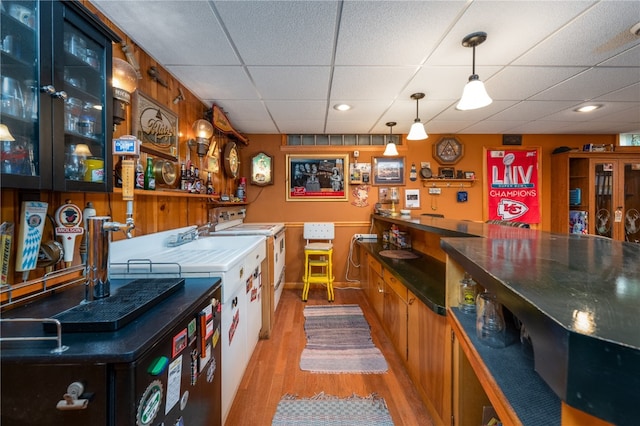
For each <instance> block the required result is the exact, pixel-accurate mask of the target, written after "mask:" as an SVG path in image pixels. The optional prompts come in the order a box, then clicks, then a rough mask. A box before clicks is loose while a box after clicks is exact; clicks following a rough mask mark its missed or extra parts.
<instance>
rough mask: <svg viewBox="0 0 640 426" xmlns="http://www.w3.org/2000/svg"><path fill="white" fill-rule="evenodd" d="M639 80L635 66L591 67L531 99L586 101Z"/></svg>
mask: <svg viewBox="0 0 640 426" xmlns="http://www.w3.org/2000/svg"><path fill="white" fill-rule="evenodd" d="M637 81H638V71H637V69H634V68H610V67H597V68H591V69H589V70H587V71H585V72H583V73H580V74H578V75H576V76H574V77H572V78H570V79H567V80H565V81H564V82H562V83H560V84H558V85H556V86H553V87H551V88H549V89H547V90H545V91H543V92H541V93H539V94H537V95H536V96H533V97H532V98H531V99H534V100H547V101H560V100H572V99H573V100H578V101H581V100H582V101H586V100H589V99H593V98H596V97H598V96H601V95H604V94H607V93H610V92H613V91H615V90H618V89H620V88H623V87H626V86H629V85H630V84H634V83H636V82H637Z"/></svg>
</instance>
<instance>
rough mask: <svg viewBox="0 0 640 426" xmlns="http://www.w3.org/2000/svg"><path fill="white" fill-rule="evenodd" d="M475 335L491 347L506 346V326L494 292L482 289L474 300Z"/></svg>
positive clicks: (500, 306)
mask: <svg viewBox="0 0 640 426" xmlns="http://www.w3.org/2000/svg"><path fill="white" fill-rule="evenodd" d="M476 336H478V339H480V343H482V344H484V345H487V346H490V347H492V348H504V347H505V346H506V327H505V323H504V315H503V313H502V305H501V304H500V303H499V302H498V298H497V296H496V295H495V294H493V293H490V292H488V291H484V292H483V293H480V294H479V295H478V298H477V300H476Z"/></svg>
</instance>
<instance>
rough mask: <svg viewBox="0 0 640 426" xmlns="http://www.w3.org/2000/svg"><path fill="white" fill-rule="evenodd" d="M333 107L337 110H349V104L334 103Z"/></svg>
mask: <svg viewBox="0 0 640 426" xmlns="http://www.w3.org/2000/svg"><path fill="white" fill-rule="evenodd" d="M333 109H337V110H338V111H349V110H350V109H351V105H347V104H336V105H334V106H333Z"/></svg>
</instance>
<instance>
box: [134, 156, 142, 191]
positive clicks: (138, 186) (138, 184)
mask: <svg viewBox="0 0 640 426" xmlns="http://www.w3.org/2000/svg"><path fill="white" fill-rule="evenodd" d="M135 187H136V189H144V167H142V163H141V162H140V159H139V158H138V159H137V160H136V182H135Z"/></svg>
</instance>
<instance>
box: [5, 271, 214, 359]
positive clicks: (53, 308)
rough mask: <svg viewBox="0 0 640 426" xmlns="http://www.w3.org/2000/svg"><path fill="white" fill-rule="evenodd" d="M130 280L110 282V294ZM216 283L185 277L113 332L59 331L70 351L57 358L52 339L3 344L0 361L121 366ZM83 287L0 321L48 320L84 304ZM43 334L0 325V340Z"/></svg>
mask: <svg viewBox="0 0 640 426" xmlns="http://www.w3.org/2000/svg"><path fill="white" fill-rule="evenodd" d="M131 281H132V280H111V281H110V283H111V292H112V294H117V289H118V287H120V286H122V285H124V284H126V283H129V282H131ZM220 285H221V280H220V278H217V277H215V278H188V279H186V281H185V284H184V286H183V287H182V288H180V289H178V290H177V291H176V292H175V293H173V294H171V295H170V296H169V297H168V298H166V299H165V300H163V301H161V302H159V303H158V304H157V305H156V306H154V307H152V308H151V309H150V310H149V311H147V312H145V313H143V314H142V315H140V316H139V317H138V318H137V319H134V320H133V321H132V322H130V323H129V324H127V325H125V326H124V327H122V328H120V329H119V330H116V331H100V332H64V331H63V333H62V344H63V345H65V346H68V347H69V349H68V350H66V351H64V352H62V353H61V354H52V353H51V349H54V348H55V347H56V346H57V345H56V343H55V341H40V342H38V341H36V342H34V341H28V342H15V341H8V342H2V344H1V347H0V349H1V352H0V357H1V359H2V361H3V362H4V361H7V362H14V361H19V362H21V363H24V362H47V363H60V364H62V363H73V362H82V363H96V364H98V363H120V362H132V361H134V360H136V359H137V358H138V357H139V356H140V355H141V354H142V353H143V352H144V351H145V350H146V349H147V347H148V345H150V344H151V343H153V342H154V341H156V340H157V339H158V338H160V336H162V335H164V334H165V333H168V332H170V331H171V329H172V328H173V327H174V326H175V325H176V324H178V323H180V322H181V321H182V320H183V318H184V317H185V316H186V315H189V314H191V313H192V312H191V311H189V310H190V308H192V307H194V305H196V304H201V303H203V302H206V301H210V299H211V295H212V294H213V291H214V290H215V289H216V288H217V287H218V286H220ZM83 298H84V286H83V285H80V286H77V287H74V288H71V289H68V290H65V291H63V292H59V293H56V294H52V295H50V296H48V297H46V298H44V299H42V300H38V301H35V302H32V303H30V304H28V305H25V306H22V307H19V308H16V309H12V310H10V311H7V312H5V313H3V314H2V318H3V319H6V318H49V317H51V316H53V315H55V314H57V313H60V312H62V311H65V310H66V309H69V308H72V307H74V306H76V305H78V303H79V302H80V301H81V300H83ZM24 335H27V336H46V337H51V336H55V334H51V333H46V334H45V332H44V327H43V325H42V323H40V322H38V323H18V324H16V323H13V324H11V323H3V324H2V336H3V337H17V336H24Z"/></svg>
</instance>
